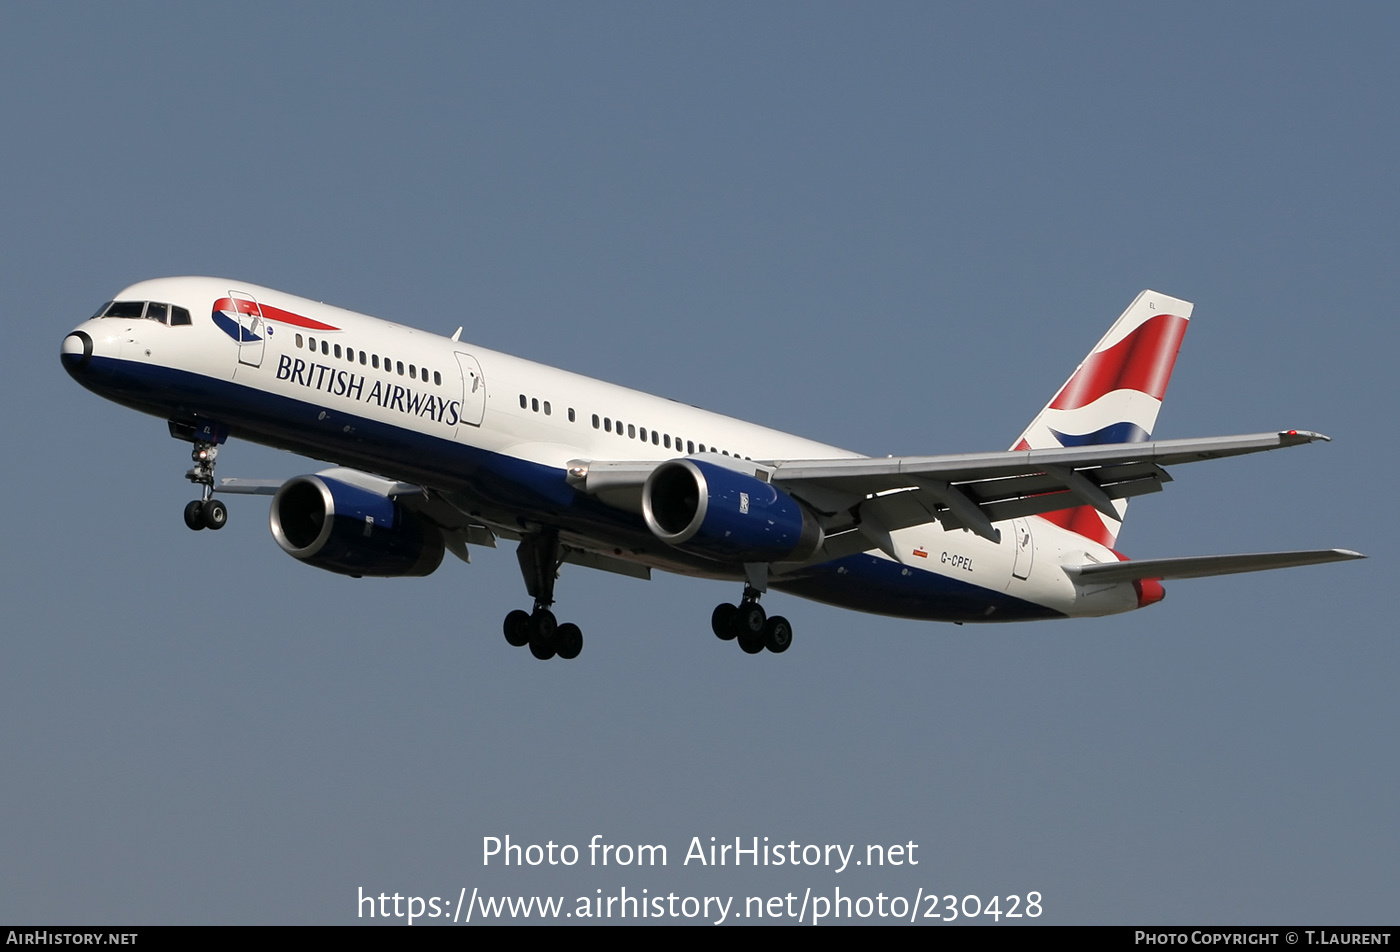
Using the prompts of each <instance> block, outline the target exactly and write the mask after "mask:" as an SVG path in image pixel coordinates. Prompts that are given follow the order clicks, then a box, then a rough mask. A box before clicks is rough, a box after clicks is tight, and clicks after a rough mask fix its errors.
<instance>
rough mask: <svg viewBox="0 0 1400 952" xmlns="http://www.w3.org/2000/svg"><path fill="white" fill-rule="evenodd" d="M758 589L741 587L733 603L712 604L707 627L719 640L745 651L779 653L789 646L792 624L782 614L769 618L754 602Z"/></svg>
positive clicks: (756, 600) (747, 652) (760, 606)
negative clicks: (742, 595)
mask: <svg viewBox="0 0 1400 952" xmlns="http://www.w3.org/2000/svg"><path fill="white" fill-rule="evenodd" d="M759 594H760V593H759V592H758V591H757V590H756V589H754V588H751V587H747V586H746V587H745V588H744V598H743V600H742V601H741V602H739V604H737V605H730V604H728V603H725V604H722V605H716V606H715V610H714V612H713V613H712V614H711V615H710V628H711V630H713V631H714V633H715V635H716V636H718V637H719V639H720V640H721V641H737V642H739V647H740V649H742V650H743V652H744V653H745V654H758V653H759V652H760V651H762V650H763V649H764V648H767V649H768V650H769V651H771V652H773V653H774V654H782V653H783V652H784V651H787V650H788V648H789V647H790V646H791V645H792V625H791V624H790V623H789V622H788V620H787V619H786V618H784V617H783V616H782V615H774V616H772V617H771V618H770V617H769V616H768V613H767V612H765V611H764V610H763V606H762V605H760V604H759V603H758V597H759Z"/></svg>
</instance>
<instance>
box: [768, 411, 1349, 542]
mask: <svg viewBox="0 0 1400 952" xmlns="http://www.w3.org/2000/svg"><path fill="white" fill-rule="evenodd" d="M1326 439H1328V437H1326V436H1323V435H1322V434H1320V433H1312V432H1309V431H1307V430H1285V431H1281V432H1277V433H1254V434H1248V435H1244V436H1213V437H1206V438H1204V439H1194V440H1157V441H1152V442H1142V443H1112V444H1105V445H1097V446H1076V447H1064V448H1054V449H1041V450H1012V451H1007V452H1003V453H982V454H956V455H950V456H905V457H891V458H887V459H834V460H791V461H784V462H779V463H777V464H776V465H775V468H774V470H773V473H772V477H771V478H772V481H773V482H774V483H776V484H778V485H780V486H782V487H783V489H785V490H786V491H787V492H789V493H791V494H792V495H793V496H794V497H796V498H799V499H802V500H803V501H805V502H807V503H808V504H809V505H811V506H812V507H813V508H814V509H816V510H817V511H818V512H821V513H822V514H823V515H824V516H826V517H827V519H828V520H829V523H828V524H827V525H826V526H825V528H826V529H827V531H828V533H834V532H839V531H841V530H842V529H843V528H855V527H856V526H860V525H863V524H864V523H866V522H875V523H877V524H878V525H879V526H880V528H882V529H883V530H885V531H893V530H895V529H902V528H905V527H906V526H912V525H919V524H922V523H925V522H930V521H934V520H937V521H938V522H940V523H942V524H943V526H944V527H945V528H948V529H969V530H971V531H972V532H975V533H977V534H978V535H980V536H984V537H985V538H988V539H992V540H993V541H995V540H996V539H997V534H996V529H995V528H994V527H993V525H992V524H993V523H995V522H1002V521H1004V520H1007V519H1014V518H1017V517H1020V516H1033V515H1039V514H1042V513H1047V512H1054V511H1056V510H1059V509H1068V508H1072V507H1075V506H1081V505H1088V506H1092V507H1094V508H1095V509H1097V510H1099V511H1100V512H1102V513H1104V514H1105V515H1107V516H1109V517H1110V518H1113V519H1117V518H1118V513H1117V512H1116V511H1115V510H1114V508H1113V500H1115V499H1126V498H1128V497H1131V496H1140V495H1142V494H1144V493H1153V492H1158V491H1160V490H1161V488H1162V484H1163V483H1167V482H1170V481H1171V476H1170V475H1168V473H1167V471H1166V469H1165V467H1168V466H1176V465H1178V464H1181V463H1194V462H1198V461H1200V460H1207V459H1220V458H1223V457H1227V456H1243V455H1245V454H1248V453H1261V452H1264V451H1266V450H1274V449H1281V448H1283V447H1285V446H1298V445H1301V444H1303V443H1312V442H1315V441H1317V440H1326ZM842 513H845V514H846V516H847V517H848V518H846V519H845V520H843V518H842ZM843 521H844V523H845V524H844V525H843Z"/></svg>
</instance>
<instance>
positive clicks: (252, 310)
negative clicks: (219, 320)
mask: <svg viewBox="0 0 1400 952" xmlns="http://www.w3.org/2000/svg"><path fill="white" fill-rule="evenodd" d="M259 307H261V308H262V316H263V317H265V318H267V319H268V320H269V321H276V322H277V323H279V324H292V325H294V326H296V327H305V328H306V329H307V330H312V331H338V330H340V328H338V327H334V326H332V325H330V324H322V323H321V322H320V321H313V320H312V319H311V318H309V317H302V316H301V315H300V314H293V313H292V312H291V311H284V310H282V309H281V308H280V307H273V306H272V305H271V304H263V305H258V304H255V303H254V302H252V301H248V300H244V299H242V298H239V299H237V300H235V299H233V298H219V299H218V300H217V301H215V302H214V310H216V311H238V312H239V313H241V314H252V315H254V316H256V315H257V313H258V308H259Z"/></svg>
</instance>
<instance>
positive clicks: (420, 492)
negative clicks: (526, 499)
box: [216, 466, 651, 579]
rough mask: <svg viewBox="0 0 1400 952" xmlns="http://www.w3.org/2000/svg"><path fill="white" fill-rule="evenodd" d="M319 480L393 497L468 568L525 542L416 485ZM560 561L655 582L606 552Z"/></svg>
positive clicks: (368, 478)
mask: <svg viewBox="0 0 1400 952" xmlns="http://www.w3.org/2000/svg"><path fill="white" fill-rule="evenodd" d="M316 475H317V476H324V477H328V478H331V479H336V480H339V481H340V482H344V483H349V484H350V485H352V486H357V487H359V488H360V489H364V490H367V491H369V492H373V493H377V494H379V495H381V496H388V497H392V498H393V499H394V501H395V502H397V503H399V504H400V505H402V506H404V508H406V509H409V510H411V511H412V512H414V513H416V514H417V515H419V516H420V517H422V518H423V519H426V520H427V521H428V522H431V523H432V524H433V525H435V526H437V528H438V529H439V530H440V531H441V532H442V539H443V544H444V546H445V547H446V548H447V549H448V551H450V552H452V554H454V555H456V556H457V557H458V558H459V559H461V560H462V561H463V562H470V561H471V557H470V553H469V550H468V546H469V545H479V546H487V547H489V548H495V546H496V538H497V536H505V537H506V538H509V539H517V540H518V539H519V536H518V535H515V534H513V533H511V532H509V531H505V530H500V529H497V530H493V529H492V528H491V527H489V526H486V525H483V524H481V523H480V522H479V521H478V520H475V519H473V518H471V517H470V516H469V515H468V514H467V513H468V510H469V509H470V508H471V504H470V502H469V501H465V502H464V501H461V500H456V499H455V498H454V496H453V495H452V494H451V493H440V492H437V491H435V490H432V489H428V488H425V487H423V486H419V485H417V484H415V483H405V482H398V481H395V480H391V479H385V478H383V477H381V476H375V475H373V474H371V473H364V472H361V471H359V470H354V469H349V468H346V467H343V466H335V467H332V468H330V469H325V470H321V471H320V472H318V473H317V474H316ZM284 484H285V480H280V479H241V478H237V477H230V478H226V479H221V480H220V481H219V486H218V489H217V490H216V491H217V492H219V493H228V494H232V495H250V496H275V495H276V494H277V492H278V490H280V489H281V488H282V486H283V485H284ZM560 559H561V560H562V561H564V562H569V563H572V564H574V565H581V566H584V567H586V568H591V569H598V570H600V571H603V572H613V573H615V574H618V575H626V576H628V577H630V578H640V579H650V578H651V569H649V568H648V567H647V566H645V565H638V564H636V563H633V562H628V561H626V560H624V559H619V558H616V557H614V556H612V555H609V554H607V553H605V552H594V551H590V550H588V549H584V548H580V547H578V546H576V545H573V544H565V545H561V546H560Z"/></svg>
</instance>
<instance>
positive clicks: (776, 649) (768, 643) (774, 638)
mask: <svg viewBox="0 0 1400 952" xmlns="http://www.w3.org/2000/svg"><path fill="white" fill-rule="evenodd" d="M763 646H764V647H765V648H767V649H768V650H769V651H771V652H773V653H774V654H782V653H783V652H784V651H787V650H788V648H789V647H791V646H792V625H790V624H788V620H787V619H786V618H784V617H783V616H782V615H774V616H773V617H772V618H770V619H768V621H767V623H765V624H764V626H763Z"/></svg>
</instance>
